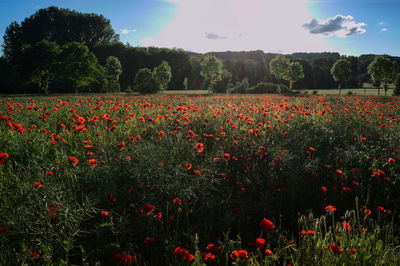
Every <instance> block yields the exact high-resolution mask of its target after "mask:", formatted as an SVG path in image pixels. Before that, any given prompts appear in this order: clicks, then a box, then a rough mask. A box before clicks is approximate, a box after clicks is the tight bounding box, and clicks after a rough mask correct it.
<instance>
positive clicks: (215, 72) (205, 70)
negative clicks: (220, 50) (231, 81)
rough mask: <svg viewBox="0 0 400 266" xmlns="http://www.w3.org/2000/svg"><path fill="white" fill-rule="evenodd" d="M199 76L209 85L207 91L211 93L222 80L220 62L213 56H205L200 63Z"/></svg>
mask: <svg viewBox="0 0 400 266" xmlns="http://www.w3.org/2000/svg"><path fill="white" fill-rule="evenodd" d="M200 67H201V72H200V75H201V76H202V77H203V78H204V79H205V80H207V81H208V82H209V83H210V87H209V90H210V91H211V92H212V91H213V90H214V88H215V85H216V84H217V82H218V81H220V80H221V79H222V67H223V65H222V62H221V60H219V59H218V58H216V57H215V56H214V55H206V56H205V57H204V58H203V60H202V61H201V62H200Z"/></svg>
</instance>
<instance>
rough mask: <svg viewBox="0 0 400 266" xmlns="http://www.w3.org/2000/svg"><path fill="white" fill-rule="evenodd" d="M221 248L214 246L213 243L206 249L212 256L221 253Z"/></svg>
mask: <svg viewBox="0 0 400 266" xmlns="http://www.w3.org/2000/svg"><path fill="white" fill-rule="evenodd" d="M221 249H222V247H219V246H216V245H214V244H213V243H211V244H208V245H207V247H206V251H207V252H211V253H213V254H218V253H219V252H220V251H221Z"/></svg>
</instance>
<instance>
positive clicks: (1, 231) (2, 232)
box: [0, 227, 8, 234]
mask: <svg viewBox="0 0 400 266" xmlns="http://www.w3.org/2000/svg"><path fill="white" fill-rule="evenodd" d="M7 232H8V228H5V227H0V234H5V233H7Z"/></svg>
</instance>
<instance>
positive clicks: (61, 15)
mask: <svg viewBox="0 0 400 266" xmlns="http://www.w3.org/2000/svg"><path fill="white" fill-rule="evenodd" d="M3 38H4V43H3V51H4V55H5V57H6V59H7V60H9V61H15V60H17V59H18V57H19V56H20V55H21V52H22V48H23V46H24V45H26V44H35V43H37V42H39V41H41V40H43V39H46V40H48V41H51V42H56V43H57V44H59V45H64V44H66V43H69V42H79V43H82V44H84V45H86V46H88V47H89V49H90V50H92V49H93V47H94V46H95V45H96V44H101V43H112V42H115V41H118V40H119V36H118V35H117V34H115V32H114V30H113V29H112V27H111V23H110V20H108V19H106V18H105V17H103V16H102V15H98V14H93V13H92V14H86V13H80V12H77V11H73V10H69V9H65V8H58V7H54V6H51V7H48V8H45V9H40V10H38V11H37V12H36V13H35V14H33V15H32V16H30V17H29V18H26V19H25V20H24V21H22V23H21V24H19V23H17V22H15V21H14V22H12V23H11V24H10V25H9V26H8V27H7V29H6V32H5V35H4V37H3Z"/></svg>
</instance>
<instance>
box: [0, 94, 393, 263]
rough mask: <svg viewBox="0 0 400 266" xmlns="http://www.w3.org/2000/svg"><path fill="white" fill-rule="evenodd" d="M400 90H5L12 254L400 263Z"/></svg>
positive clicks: (21, 258) (5, 175)
mask: <svg viewBox="0 0 400 266" xmlns="http://www.w3.org/2000/svg"><path fill="white" fill-rule="evenodd" d="M399 121H400V100H399V98H397V97H375V96H366V97H359V96H342V97H337V96H321V95H308V96H293V97H285V96H280V95H270V96H268V95H232V96H226V95H214V96H211V97H208V96H187V95H161V94H159V95H152V96H138V95H84V96H82V95H81V96H71V95H69V96H56V95H53V96H49V97H12V98H7V97H1V98H0V132H1V139H0V191H1V192H0V249H1V252H0V261H1V263H3V264H5V265H14V264H15V265H26V264H32V265H134V264H137V265H190V264H195V265H202V264H203V265H233V264H235V265H244V264H246V265H247V264H250V265H288V264H291V265H378V264H379V265H400V254H399V252H400V251H399V248H398V247H399V246H400V239H399V236H400V225H399V221H400V220H399V218H400V217H399V210H400V207H399V206H400V148H399V147H400V142H399V140H400V125H399Z"/></svg>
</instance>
